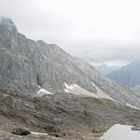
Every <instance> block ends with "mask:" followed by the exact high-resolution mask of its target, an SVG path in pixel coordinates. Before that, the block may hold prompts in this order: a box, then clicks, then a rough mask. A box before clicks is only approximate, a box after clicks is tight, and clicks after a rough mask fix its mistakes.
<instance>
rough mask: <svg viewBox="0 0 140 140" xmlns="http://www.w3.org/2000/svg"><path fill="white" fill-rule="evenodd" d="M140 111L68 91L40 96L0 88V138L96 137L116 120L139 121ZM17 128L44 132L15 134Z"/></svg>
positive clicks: (86, 139)
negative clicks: (24, 94) (34, 96)
mask: <svg viewBox="0 0 140 140" xmlns="http://www.w3.org/2000/svg"><path fill="white" fill-rule="evenodd" d="M139 117H140V111H139V110H134V109H132V108H129V107H126V106H123V105H120V104H118V103H115V102H113V101H110V100H101V99H95V98H91V97H87V98H85V97H84V98H83V97H79V96H75V95H71V94H60V93H58V94H55V95H47V96H45V97H43V98H32V97H29V96H21V95H18V94H17V93H14V92H11V91H3V90H0V140H20V139H22V140H57V139H59V140H96V139H98V138H99V137H100V136H101V135H102V134H103V132H105V131H106V130H107V129H108V128H109V127H111V126H112V125H113V124H115V123H121V124H131V125H136V124H140V120H139ZM17 127H23V128H27V129H30V130H31V131H33V132H38V133H45V134H47V135H43V134H38V135H37V134H36V133H34V134H30V135H28V136H17V135H14V134H12V130H13V129H14V128H17Z"/></svg>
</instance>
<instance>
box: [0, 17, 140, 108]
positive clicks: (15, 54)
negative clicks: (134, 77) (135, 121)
mask: <svg viewBox="0 0 140 140" xmlns="http://www.w3.org/2000/svg"><path fill="white" fill-rule="evenodd" d="M0 67H1V69H0V88H5V87H6V88H8V89H14V90H16V91H18V92H20V93H24V94H25V93H26V94H29V95H30V94H31V93H32V94H35V93H36V92H37V91H38V90H39V88H44V89H46V90H48V91H50V92H53V93H58V92H65V91H64V88H65V86H64V84H65V83H67V84H69V85H70V84H76V85H78V86H80V87H82V88H84V89H86V90H88V91H90V92H93V93H95V94H96V92H97V88H96V86H97V87H98V88H100V89H101V90H103V91H104V92H105V93H106V94H107V95H109V96H110V97H111V98H113V99H114V100H116V101H118V102H120V103H123V104H127V103H129V104H132V105H135V106H140V99H139V98H137V97H136V96H135V95H134V94H132V93H131V92H130V91H129V90H127V89H125V88H123V87H121V86H119V85H117V84H116V83H115V82H112V81H111V80H110V79H108V78H107V77H105V76H103V75H101V74H100V73H99V72H98V71H97V70H96V69H95V68H94V67H92V66H91V65H90V64H88V63H87V62H84V61H83V60H80V59H78V58H75V57H72V56H71V55H69V54H68V53H66V52H64V51H63V50H62V49H61V48H59V47H58V46H57V45H55V44H46V43H45V42H44V41H33V40H30V39H27V38H26V37H25V36H24V35H22V34H20V33H19V32H18V31H17V28H16V26H15V24H14V23H13V21H12V20H10V19H7V18H3V19H2V20H1V22H0Z"/></svg>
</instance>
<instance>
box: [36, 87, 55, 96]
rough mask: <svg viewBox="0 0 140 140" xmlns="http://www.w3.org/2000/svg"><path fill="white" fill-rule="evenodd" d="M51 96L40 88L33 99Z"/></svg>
mask: <svg viewBox="0 0 140 140" xmlns="http://www.w3.org/2000/svg"><path fill="white" fill-rule="evenodd" d="M52 94H54V93H51V92H49V91H47V90H45V89H43V88H41V89H40V90H39V91H38V92H37V94H36V95H35V96H34V97H43V96H46V95H52Z"/></svg>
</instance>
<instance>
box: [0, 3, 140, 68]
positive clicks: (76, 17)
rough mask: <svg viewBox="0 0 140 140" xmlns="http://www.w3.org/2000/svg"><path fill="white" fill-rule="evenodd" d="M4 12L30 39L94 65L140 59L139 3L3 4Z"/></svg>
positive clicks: (2, 12) (123, 63) (1, 4)
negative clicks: (56, 47) (49, 45)
mask: <svg viewBox="0 0 140 140" xmlns="http://www.w3.org/2000/svg"><path fill="white" fill-rule="evenodd" d="M5 7H7V8H5ZM0 9H1V13H0V15H1V16H5V17H9V18H11V19H12V20H13V21H14V23H15V24H16V26H17V28H18V30H19V31H20V32H21V33H23V34H25V35H26V36H27V37H28V38H31V39H34V40H40V39H41V40H44V41H45V42H46V43H55V44H57V45H59V46H60V47H62V48H63V49H64V50H65V51H67V52H68V53H70V54H72V55H74V56H78V57H81V58H83V59H86V60H88V61H90V62H93V63H106V64H108V63H110V64H109V65H116V66H117V65H125V64H127V63H129V62H130V61H133V60H136V59H140V19H139V13H140V9H139V1H138V0H133V1H132V0H118V1H112V0H106V1H104V0H98V1H95V0H75V1H74V0H69V1H66V0H59V1H57V0H24V1H19V0H12V1H8V0H4V1H2V0H0ZM130 9H131V10H130ZM118 62H119V63H118ZM125 62H126V63H125Z"/></svg>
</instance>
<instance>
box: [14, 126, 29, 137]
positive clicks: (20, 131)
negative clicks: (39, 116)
mask: <svg viewBox="0 0 140 140" xmlns="http://www.w3.org/2000/svg"><path fill="white" fill-rule="evenodd" d="M12 133H13V134H15V135H20V136H27V135H30V134H31V132H30V130H28V129H25V128H21V127H19V128H14V129H13V131H12Z"/></svg>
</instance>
